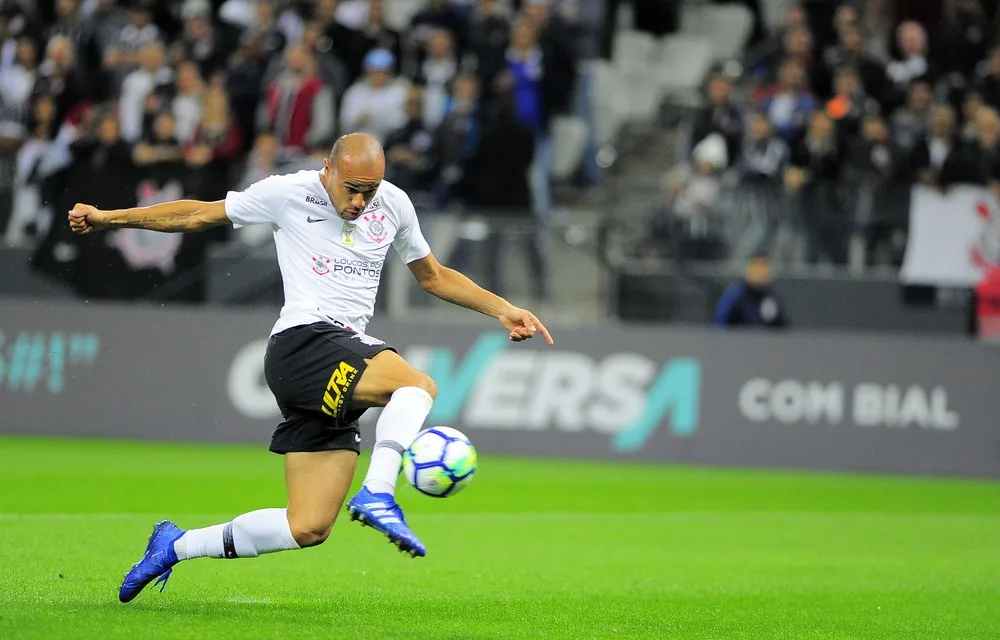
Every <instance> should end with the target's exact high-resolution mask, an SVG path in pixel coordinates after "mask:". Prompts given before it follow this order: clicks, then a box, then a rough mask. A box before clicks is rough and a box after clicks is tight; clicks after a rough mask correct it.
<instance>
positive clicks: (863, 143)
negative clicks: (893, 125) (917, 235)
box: [849, 115, 909, 266]
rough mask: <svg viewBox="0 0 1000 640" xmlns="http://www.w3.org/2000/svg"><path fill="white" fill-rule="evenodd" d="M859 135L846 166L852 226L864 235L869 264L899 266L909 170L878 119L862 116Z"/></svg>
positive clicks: (853, 142)
mask: <svg viewBox="0 0 1000 640" xmlns="http://www.w3.org/2000/svg"><path fill="white" fill-rule="evenodd" d="M860 133H861V135H860V137H859V138H858V139H857V140H854V141H852V148H851V154H850V163H849V167H850V173H851V178H852V183H853V184H852V186H853V187H854V189H855V213H854V215H855V223H856V225H858V226H859V227H860V228H861V230H862V231H863V233H864V246H865V255H866V256H868V258H867V261H868V263H869V264H870V263H874V262H878V263H883V264H893V265H896V266H899V264H901V263H902V258H903V249H904V248H905V244H904V241H903V240H904V236H901V233H902V229H904V228H905V224H906V208H907V205H908V192H909V184H908V182H907V180H908V178H909V167H908V166H907V163H906V159H905V158H904V157H903V155H902V153H901V152H900V151H899V149H898V148H897V146H896V145H895V144H894V143H893V141H892V138H891V136H890V134H889V128H888V127H887V126H886V124H885V121H884V120H883V119H882V118H881V117H879V116H877V115H867V116H865V118H864V120H863V122H862V126H861V132H860ZM897 232H899V233H897Z"/></svg>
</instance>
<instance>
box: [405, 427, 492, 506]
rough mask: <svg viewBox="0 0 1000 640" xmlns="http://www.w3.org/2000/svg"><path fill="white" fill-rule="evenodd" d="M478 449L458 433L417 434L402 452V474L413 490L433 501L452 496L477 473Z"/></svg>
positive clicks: (447, 429) (441, 429)
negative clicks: (408, 446) (431, 498)
mask: <svg viewBox="0 0 1000 640" xmlns="http://www.w3.org/2000/svg"><path fill="white" fill-rule="evenodd" d="M477 460H478V458H477V456H476V448H475V447H473V446H472V443H471V442H469V439H468V438H466V437H465V434H463V433H462V432H461V431H459V430H458V429H452V428H450V427H434V428H432V429H425V430H423V431H421V432H420V433H418V434H417V437H416V439H414V440H413V442H412V443H411V444H410V448H409V449H407V450H406V451H405V452H403V474H404V475H405V476H406V479H407V480H408V481H409V483H410V484H411V485H413V488H414V489H416V490H417V491H419V492H420V493H422V494H424V495H428V496H431V497H434V498H444V497H447V496H453V495H455V494H456V493H458V492H459V491H461V490H462V489H464V488H465V486H466V485H468V484H469V482H470V481H471V480H472V476H473V474H475V473H476V462H477Z"/></svg>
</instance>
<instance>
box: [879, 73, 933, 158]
mask: <svg viewBox="0 0 1000 640" xmlns="http://www.w3.org/2000/svg"><path fill="white" fill-rule="evenodd" d="M933 100H934V94H933V93H932V92H931V87H930V85H929V84H927V83H926V82H924V81H922V80H915V81H914V82H913V83H912V84H910V87H909V89H908V90H907V94H906V104H904V105H903V106H901V107H899V108H898V109H896V110H895V111H894V112H893V113H892V116H890V118H889V123H890V129H891V131H892V139H893V140H894V141H895V143H896V144H897V145H898V146H899V147H900V148H901V149H904V150H906V151H910V150H911V149H913V147H914V145H916V144H917V141H919V140H922V139H923V138H924V136H926V135H927V123H928V122H929V121H930V116H931V105H932V103H933Z"/></svg>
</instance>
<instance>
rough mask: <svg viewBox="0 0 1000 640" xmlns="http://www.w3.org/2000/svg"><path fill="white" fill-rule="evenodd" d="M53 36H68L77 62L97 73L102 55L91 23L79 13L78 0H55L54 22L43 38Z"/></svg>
mask: <svg viewBox="0 0 1000 640" xmlns="http://www.w3.org/2000/svg"><path fill="white" fill-rule="evenodd" d="M55 36H66V37H67V38H69V39H70V41H71V42H72V43H73V57H74V59H75V60H76V61H77V64H79V65H80V67H81V68H83V69H87V70H89V71H92V72H93V74H94V75H95V76H96V75H97V71H98V70H99V69H100V66H101V62H102V58H103V55H102V52H101V49H100V44H99V42H98V40H97V38H96V37H95V34H94V29H93V23H92V22H91V21H89V20H85V19H84V18H83V16H82V15H81V11H80V0H56V1H55V23H54V24H52V25H51V26H49V28H47V29H46V30H45V33H44V34H43V38H44V39H45V40H46V41H49V40H51V39H52V38H54V37H55Z"/></svg>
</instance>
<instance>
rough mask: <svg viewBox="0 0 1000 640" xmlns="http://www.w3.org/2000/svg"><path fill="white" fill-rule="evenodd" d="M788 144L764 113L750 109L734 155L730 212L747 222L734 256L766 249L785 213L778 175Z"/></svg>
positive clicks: (743, 256) (746, 255)
mask: <svg viewBox="0 0 1000 640" xmlns="http://www.w3.org/2000/svg"><path fill="white" fill-rule="evenodd" d="M789 153H790V152H789V148H788V144H787V143H786V142H785V141H784V140H782V139H781V138H779V137H777V136H776V135H774V128H773V127H772V126H771V122H770V121H769V120H768V119H767V115H766V114H764V113H761V112H754V113H752V114H751V115H750V116H749V119H748V122H747V139H746V142H745V143H744V144H743V149H742V153H741V155H740V157H739V158H738V162H737V168H738V170H739V175H740V186H739V190H738V191H737V197H736V198H735V208H734V211H733V213H735V214H737V215H738V216H740V217H741V218H743V219H745V220H747V221H748V223H749V224H748V228H747V230H746V232H745V233H743V234H742V235H741V237H740V238H739V240H738V242H737V245H736V248H735V250H734V256H733V257H734V258H735V259H736V260H738V261H743V260H746V259H747V258H748V257H750V256H751V255H754V254H757V253H761V252H764V251H767V250H768V248H769V247H770V245H771V243H772V242H773V240H774V235H775V232H776V230H777V227H778V225H779V224H781V223H782V221H783V214H784V213H785V211H784V210H785V206H784V204H785V203H784V199H783V194H782V186H781V185H782V178H783V176H784V172H785V166H786V165H787V164H788V159H789Z"/></svg>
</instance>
